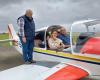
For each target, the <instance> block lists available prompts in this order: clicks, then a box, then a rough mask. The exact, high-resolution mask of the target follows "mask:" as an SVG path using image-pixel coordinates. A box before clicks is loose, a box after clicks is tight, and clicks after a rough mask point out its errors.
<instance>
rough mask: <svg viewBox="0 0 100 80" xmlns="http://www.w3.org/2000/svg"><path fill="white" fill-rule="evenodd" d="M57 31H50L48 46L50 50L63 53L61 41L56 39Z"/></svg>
mask: <svg viewBox="0 0 100 80" xmlns="http://www.w3.org/2000/svg"><path fill="white" fill-rule="evenodd" d="M57 35H58V33H57V31H56V30H52V31H51V36H50V38H49V40H48V45H49V48H50V49H51V50H57V51H63V49H64V47H65V45H64V44H63V42H62V40H60V39H59V38H57Z"/></svg>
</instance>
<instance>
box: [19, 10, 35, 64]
mask: <svg viewBox="0 0 100 80" xmlns="http://www.w3.org/2000/svg"><path fill="white" fill-rule="evenodd" d="M32 15H33V12H32V10H31V9H28V10H26V13H25V15H23V16H21V17H19V18H18V20H17V23H18V25H19V31H18V35H19V37H20V40H21V43H22V48H23V58H24V61H25V63H35V61H33V59H32V58H33V47H34V37H35V23H34V20H33V17H32Z"/></svg>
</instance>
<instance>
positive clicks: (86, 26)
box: [0, 20, 100, 80]
mask: <svg viewBox="0 0 100 80" xmlns="http://www.w3.org/2000/svg"><path fill="white" fill-rule="evenodd" d="M99 26H100V20H84V21H78V22H74V23H73V24H72V25H71V30H70V33H69V34H70V47H68V48H66V49H64V50H63V51H55V50H50V49H49V47H48V42H47V36H48V33H50V31H51V30H52V29H59V28H61V27H63V26H61V25H52V26H49V27H44V28H42V29H38V30H37V31H36V35H35V43H36V44H35V48H34V51H35V52H36V53H34V58H33V59H35V60H37V61H38V60H40V61H48V62H59V64H57V65H56V66H54V67H52V68H49V67H46V66H41V65H37V64H31V65H25V64H24V65H21V66H18V67H15V68H11V69H8V70H4V71H1V72H0V79H1V80H82V79H83V78H86V77H87V78H91V79H92V80H100V48H99V47H100V28H99ZM8 31H9V38H10V39H7V40H0V42H5V41H11V42H12V45H13V46H14V47H15V49H17V50H18V51H19V52H20V53H21V54H22V44H21V42H20V39H19V37H18V35H17V34H16V32H15V30H14V28H13V25H12V24H9V25H8Z"/></svg>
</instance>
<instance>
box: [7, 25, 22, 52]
mask: <svg viewBox="0 0 100 80" xmlns="http://www.w3.org/2000/svg"><path fill="white" fill-rule="evenodd" d="M8 33H9V39H11V40H12V41H11V42H10V45H13V46H14V47H15V49H17V51H18V52H20V53H22V44H21V41H20V38H19V37H18V35H17V33H16V31H15V29H14V27H13V25H12V24H8Z"/></svg>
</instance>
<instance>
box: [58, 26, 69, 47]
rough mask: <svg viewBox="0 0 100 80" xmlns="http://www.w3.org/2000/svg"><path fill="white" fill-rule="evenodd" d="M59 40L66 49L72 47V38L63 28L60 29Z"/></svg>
mask: <svg viewBox="0 0 100 80" xmlns="http://www.w3.org/2000/svg"><path fill="white" fill-rule="evenodd" d="M58 38H59V39H61V40H62V42H63V44H64V45H65V48H68V47H70V36H69V34H68V33H67V31H66V29H65V28H63V27H62V28H61V29H60V34H59V35H58Z"/></svg>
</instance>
